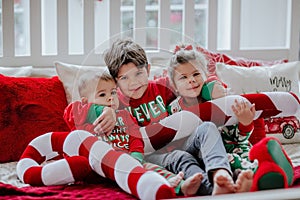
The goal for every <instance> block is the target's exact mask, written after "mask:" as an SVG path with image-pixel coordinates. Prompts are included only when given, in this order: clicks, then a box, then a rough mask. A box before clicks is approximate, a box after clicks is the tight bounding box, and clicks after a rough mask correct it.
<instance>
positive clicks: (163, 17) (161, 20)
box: [158, 0, 171, 51]
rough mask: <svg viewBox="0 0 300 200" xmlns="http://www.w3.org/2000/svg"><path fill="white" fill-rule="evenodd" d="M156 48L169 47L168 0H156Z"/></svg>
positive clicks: (164, 49) (167, 48)
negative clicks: (157, 6) (157, 5)
mask: <svg viewBox="0 0 300 200" xmlns="http://www.w3.org/2000/svg"><path fill="white" fill-rule="evenodd" d="M158 4H159V11H158V48H159V49H160V50H161V51H168V50H169V49H170V36H171V31H170V15H171V10H170V1H165V0H158Z"/></svg>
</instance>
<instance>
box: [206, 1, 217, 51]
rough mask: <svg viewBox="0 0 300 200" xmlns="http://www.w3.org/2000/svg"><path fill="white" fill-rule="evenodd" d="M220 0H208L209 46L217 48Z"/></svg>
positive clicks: (213, 48)
mask: <svg viewBox="0 0 300 200" xmlns="http://www.w3.org/2000/svg"><path fill="white" fill-rule="evenodd" d="M217 27H218V0H208V20H207V48H208V49H209V50H212V51H216V50H217V42H218V28H217Z"/></svg>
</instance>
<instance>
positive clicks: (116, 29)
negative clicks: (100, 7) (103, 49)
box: [108, 0, 121, 44]
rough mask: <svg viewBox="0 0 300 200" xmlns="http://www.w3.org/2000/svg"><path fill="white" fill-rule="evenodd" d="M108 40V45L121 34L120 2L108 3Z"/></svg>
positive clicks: (118, 0) (119, 0)
mask: <svg viewBox="0 0 300 200" xmlns="http://www.w3.org/2000/svg"><path fill="white" fill-rule="evenodd" d="M108 4H109V38H108V39H109V40H110V44H111V43H112V42H113V41H114V40H115V39H116V37H117V38H119V37H120V34H121V11H120V8H121V0H114V1H109V2H108Z"/></svg>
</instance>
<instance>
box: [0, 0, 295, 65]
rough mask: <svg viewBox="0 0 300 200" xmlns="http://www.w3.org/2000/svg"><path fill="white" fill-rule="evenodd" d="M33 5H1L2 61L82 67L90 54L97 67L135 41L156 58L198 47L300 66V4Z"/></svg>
mask: <svg viewBox="0 0 300 200" xmlns="http://www.w3.org/2000/svg"><path fill="white" fill-rule="evenodd" d="M31 2H33V1H31V0H14V1H9V0H7V1H3V0H0V3H1V4H0V6H1V7H0V13H1V18H0V33H1V35H0V55H2V57H3V58H8V57H19V58H18V59H17V60H13V61H12V62H16V61H18V62H20V63H26V62H24V60H26V59H27V60H28V62H29V61H31V62H32V58H33V57H34V58H35V59H36V60H38V61H41V60H45V59H48V60H49V64H50V61H51V62H53V60H54V59H59V58H60V57H65V56H66V55H71V56H72V57H70V58H72V59H74V61H77V62H80V60H83V59H84V56H85V55H87V54H89V55H91V56H92V57H93V59H94V60H93V61H91V63H98V62H99V60H98V59H99V54H101V53H102V52H103V50H104V49H106V48H107V47H108V46H109V45H110V43H111V41H112V40H113V39H115V38H117V37H118V38H119V37H123V38H124V37H131V38H133V39H134V40H136V41H137V42H138V43H140V44H141V45H142V46H143V47H145V48H146V49H147V51H148V54H149V57H150V58H151V57H158V56H162V57H164V56H165V57H167V56H168V55H164V54H161V51H162V50H167V51H170V50H171V49H173V47H174V45H175V44H178V43H180V42H188V43H191V42H192V43H195V44H197V45H201V46H203V47H205V48H208V49H210V50H212V51H221V52H226V53H229V54H231V55H233V56H244V57H245V56H246V57H249V58H258V59H267V60H268V59H269V60H271V59H279V58H280V59H281V58H288V59H290V60H296V59H298V53H299V28H300V27H299V26H300V14H298V13H297V8H299V7H300V2H299V0H235V1H232V0H212V1H209V0H113V1H109V0H89V1H84V0H68V1H58V0H52V1H48V0H41V1H34V4H31ZM270 5H272V6H270ZM33 8H34V9H33ZM36 10H37V11H36ZM39 15H40V17H37V16H39ZM31 16H32V17H31ZM12 22H13V23H12ZM274 22H276V23H274ZM292 22H293V25H292V24H291V23H292ZM12 24H13V27H12ZM3 27H5V28H3ZM296 34H298V35H296ZM292 40H293V41H292ZM296 40H297V41H296ZM12 46H13V47H12ZM4 49H5V51H3V50H4ZM39 51H40V52H39ZM295 52H296V53H295ZM158 53H160V54H159V55H158ZM29 57H30V58H29ZM22 59H23V60H22ZM30 59H31V60H30ZM6 61H7V60H6ZM6 61H3V62H6ZM22 61H23V62H22ZM0 64H1V61H0ZM51 64H52V63H51Z"/></svg>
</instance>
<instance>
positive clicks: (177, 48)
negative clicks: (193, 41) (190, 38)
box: [174, 45, 193, 54]
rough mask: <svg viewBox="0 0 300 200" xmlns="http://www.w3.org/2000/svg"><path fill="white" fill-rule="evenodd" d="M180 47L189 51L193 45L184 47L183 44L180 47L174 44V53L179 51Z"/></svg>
mask: <svg viewBox="0 0 300 200" xmlns="http://www.w3.org/2000/svg"><path fill="white" fill-rule="evenodd" d="M180 49H183V50H187V51H190V50H193V46H192V45H187V46H186V47H184V46H181V47H180V46H178V45H176V46H175V49H174V54H175V53H176V52H177V51H180Z"/></svg>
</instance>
